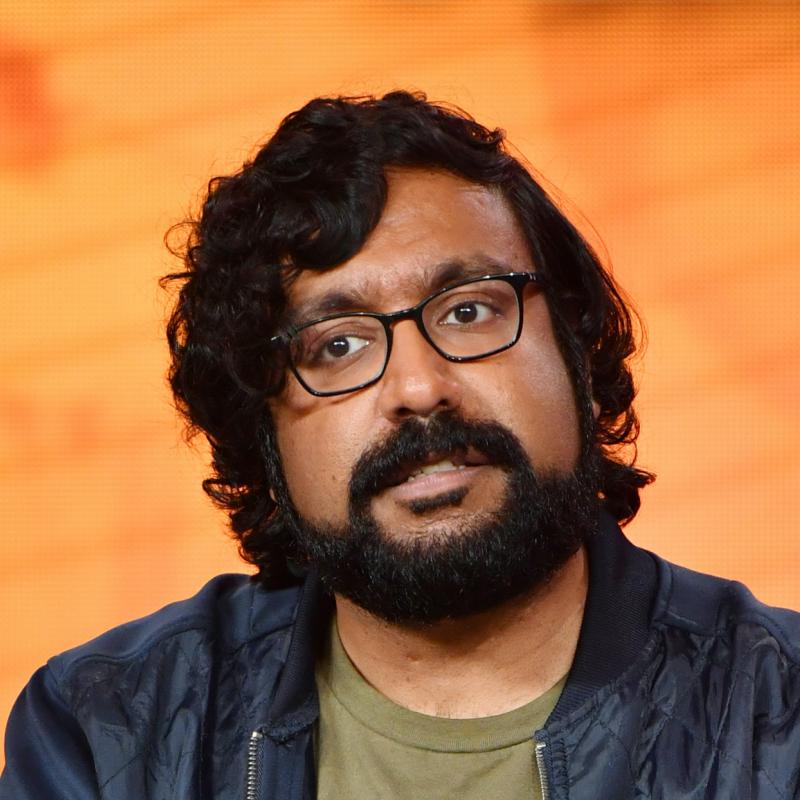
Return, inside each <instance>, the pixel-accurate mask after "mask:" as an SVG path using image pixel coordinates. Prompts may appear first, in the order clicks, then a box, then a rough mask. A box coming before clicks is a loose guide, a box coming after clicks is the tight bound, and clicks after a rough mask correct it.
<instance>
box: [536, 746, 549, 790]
mask: <svg viewBox="0 0 800 800" xmlns="http://www.w3.org/2000/svg"><path fill="white" fill-rule="evenodd" d="M546 748H547V742H545V741H539V742H536V746H535V748H534V753H535V755H536V768H537V769H538V770H539V787H540V788H541V790H542V800H548V798H549V797H550V779H549V777H548V775H547V763H546V762H545V760H544V751H545V749H546Z"/></svg>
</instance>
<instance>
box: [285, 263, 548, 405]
mask: <svg viewBox="0 0 800 800" xmlns="http://www.w3.org/2000/svg"><path fill="white" fill-rule="evenodd" d="M528 284H535V285H536V286H538V287H539V288H543V287H545V286H546V285H547V282H546V280H545V277H544V276H543V275H541V274H540V273H538V272H509V273H505V274H502V275H484V276H482V277H480V278H469V279H467V280H464V281H461V282H460V283H457V284H455V285H450V286H448V287H446V288H444V289H440V290H439V291H437V292H434V293H433V294H432V295H430V296H429V297H426V298H425V299H424V300H422V301H421V302H419V303H417V305H415V306H413V307H412V308H406V309H403V310H402V311H393V312H391V313H390V314H379V313H377V312H371V311H345V312H342V313H339V314H331V315H330V316H328V317H323V318H322V319H315V320H313V321H311V322H306V323H304V324H303V325H300V326H298V327H296V328H292V329H290V330H288V331H286V332H285V333H282V334H279V335H278V336H274V337H273V338H272V339H271V342H272V343H273V344H282V345H284V346H285V347H286V348H287V351H288V356H289V366H290V368H291V370H292V372H293V373H294V374H295V377H296V378H297V380H298V381H299V382H300V384H301V385H302V386H303V388H304V389H305V390H306V391H308V392H310V393H311V394H313V395H315V396H317V397H330V396H332V395H337V394H346V393H347V392H355V391H357V390H359V389H363V388H365V387H366V386H369V385H370V384H373V383H375V382H376V381H379V380H380V379H381V377H382V376H383V373H384V372H385V370H386V365H387V364H388V363H389V356H390V355H391V353H392V329H393V327H394V326H395V325H396V324H397V323H398V322H401V321H402V320H405V319H413V320H414V322H415V323H416V325H417V329H418V330H419V332H420V333H421V334H422V336H423V337H424V338H425V340H426V341H427V342H428V344H430V346H431V347H432V348H433V349H434V350H435V351H436V352H437V353H439V355H440V356H442V357H443V358H446V359H447V360H448V361H456V362H462V361H477V360H478V359H480V358H487V357H488V356H492V355H495V354H496V353H500V352H502V351H503V350H508V348H509V347H513V346H514V345H515V344H516V343H517V341H518V340H519V336H520V332H521V331H522V308H523V306H522V292H523V289H524V288H525V287H526V286H527V285H528Z"/></svg>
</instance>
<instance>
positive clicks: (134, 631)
mask: <svg viewBox="0 0 800 800" xmlns="http://www.w3.org/2000/svg"><path fill="white" fill-rule="evenodd" d="M298 595H299V588H298V587H292V588H288V589H281V590H276V591H267V590H265V589H263V588H262V587H261V586H260V585H259V584H258V583H257V582H256V581H255V580H254V579H253V578H251V577H249V576H247V575H234V574H228V575H219V576H217V577H215V578H213V579H212V580H210V581H209V582H208V583H207V584H205V586H203V587H202V588H201V589H200V591H199V592H197V594H195V595H194V596H193V597H190V598H188V599H186V600H182V601H179V602H175V603H170V604H169V605H167V606H165V607H164V608H162V609H160V610H158V611H156V612H154V613H153V614H150V615H148V616H146V617H142V618H141V619H137V620H134V621H132V622H128V623H126V624H124V625H120V626H118V627H116V628H112V629H111V630H109V631H107V632H105V633H103V634H102V635H100V636H98V637H97V638H95V639H92V640H91V641H89V642H87V643H86V644H83V645H80V646H79V647H75V648H73V649H71V650H68V651H66V652H64V653H61V654H60V655H57V656H55V657H54V658H52V659H50V661H49V662H48V666H49V668H50V670H51V671H52V673H53V676H54V677H55V679H56V681H57V682H58V683H59V685H61V686H62V688H63V689H64V690H65V691H66V692H67V694H70V693H72V692H71V691H70V689H71V690H72V691H73V692H74V691H75V689H76V688H78V685H82V686H85V685H86V683H87V682H89V683H94V682H97V681H99V680H102V679H103V678H104V677H107V676H108V675H109V674H110V673H112V672H113V673H116V672H119V671H120V670H121V669H125V668H126V667H128V666H130V665H133V664H137V663H142V662H149V663H150V665H151V666H152V665H155V663H156V662H159V661H163V660H164V659H167V660H173V661H177V660H180V661H183V662H193V663H195V664H197V665H198V666H199V665H200V664H201V663H202V662H204V661H205V662H208V661H209V660H210V659H211V658H212V657H213V658H217V659H224V658H225V657H226V656H230V655H232V654H234V653H235V652H237V651H238V650H240V649H241V648H242V647H244V646H246V645H247V644H248V643H250V642H252V641H254V640H259V641H264V640H266V641H270V640H273V639H276V638H280V636H279V634H280V633H281V632H285V631H287V630H288V629H289V628H290V627H291V625H292V622H293V620H294V617H295V614H296V608H297V599H298ZM212 651H213V655H212Z"/></svg>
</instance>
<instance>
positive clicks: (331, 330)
mask: <svg viewBox="0 0 800 800" xmlns="http://www.w3.org/2000/svg"><path fill="white" fill-rule="evenodd" d="M299 339H300V341H299V342H298V347H297V349H296V351H295V354H294V355H295V362H296V363H298V364H299V365H302V366H306V367H310V368H317V369H324V368H329V367H340V366H344V365H346V364H347V363H349V362H350V361H352V360H354V359H356V358H357V357H359V355H361V354H363V352H364V351H365V350H366V349H367V348H369V347H370V345H372V343H373V341H374V336H373V335H372V334H371V332H370V331H369V330H366V329H363V328H360V327H358V326H354V325H352V324H351V325H346V324H340V323H335V324H333V325H328V324H325V323H320V325H312V326H310V327H309V328H305V329H304V330H303V331H302V332H301V336H300V337H299Z"/></svg>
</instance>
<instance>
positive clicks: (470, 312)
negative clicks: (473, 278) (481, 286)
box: [439, 299, 497, 325]
mask: <svg viewBox="0 0 800 800" xmlns="http://www.w3.org/2000/svg"><path fill="white" fill-rule="evenodd" d="M496 317H497V309H496V308H495V307H493V306H492V305H491V304H490V303H488V302H486V301H484V300H474V299H463V300H458V301H457V302H454V303H452V304H450V306H449V307H448V309H447V311H446V313H445V314H444V315H443V316H442V317H441V318H440V320H439V324H440V325H480V324H482V323H488V322H491V321H492V320H493V319H496Z"/></svg>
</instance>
